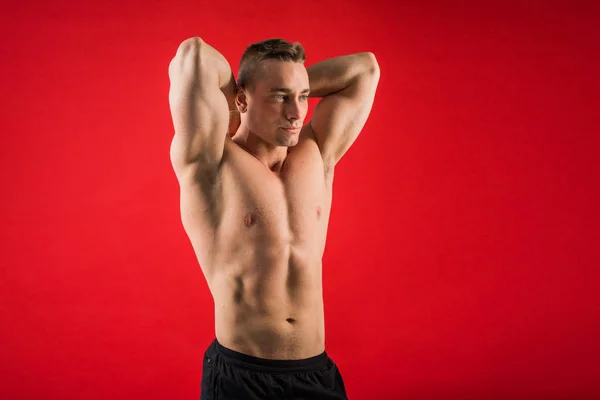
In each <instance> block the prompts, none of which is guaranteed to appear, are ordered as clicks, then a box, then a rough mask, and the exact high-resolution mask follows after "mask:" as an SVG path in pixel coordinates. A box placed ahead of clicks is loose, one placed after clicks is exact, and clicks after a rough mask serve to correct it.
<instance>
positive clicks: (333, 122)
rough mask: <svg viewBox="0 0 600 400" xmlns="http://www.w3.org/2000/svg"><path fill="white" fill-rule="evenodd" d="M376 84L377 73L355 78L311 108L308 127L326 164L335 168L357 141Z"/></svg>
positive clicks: (365, 119)
mask: <svg viewBox="0 0 600 400" xmlns="http://www.w3.org/2000/svg"><path fill="white" fill-rule="evenodd" d="M378 81H379V71H378V70H377V71H374V72H372V73H369V74H367V75H364V76H362V77H357V78H356V80H355V81H354V82H353V83H351V84H350V85H348V87H346V88H345V89H344V90H342V91H340V92H338V93H335V94H332V95H330V96H326V97H324V98H322V99H321V101H320V102H319V103H318V104H317V106H316V107H315V111H314V113H313V119H312V121H311V127H312V129H313V131H314V133H315V137H316V140H317V143H318V144H319V149H320V151H321V155H322V157H323V159H324V161H325V162H326V163H329V164H332V165H335V164H336V163H337V162H338V161H339V160H340V158H341V157H342V156H343V155H344V154H345V153H346V151H347V150H348V149H349V148H350V146H351V145H352V143H354V141H355V140H356V138H357V137H358V134H359V133H360V131H361V130H362V128H363V127H364V125H365V123H366V121H367V118H368V117H369V113H370V112H371V108H372V106H373V100H374V98H375V91H376V89H377V83H378Z"/></svg>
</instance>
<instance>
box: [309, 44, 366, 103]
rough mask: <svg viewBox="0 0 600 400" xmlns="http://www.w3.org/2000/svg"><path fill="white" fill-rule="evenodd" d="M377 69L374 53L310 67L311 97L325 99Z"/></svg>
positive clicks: (355, 55) (329, 61)
mask: <svg viewBox="0 0 600 400" xmlns="http://www.w3.org/2000/svg"><path fill="white" fill-rule="evenodd" d="M374 68H376V61H375V57H374V56H373V54H372V53H368V52H365V53H356V54H350V55H345V56H339V57H334V58H330V59H327V60H324V61H321V62H319V63H316V64H313V65H311V66H310V67H308V68H307V69H306V70H307V71H308V80H309V82H310V95H309V97H325V96H328V95H330V94H333V93H337V92H339V91H341V90H344V89H345V88H347V87H348V86H349V85H351V84H352V83H353V82H354V81H356V79H357V78H359V77H360V76H361V75H362V74H365V73H368V72H369V71H372V70H373V69H374Z"/></svg>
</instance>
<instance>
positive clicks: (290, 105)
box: [246, 60, 310, 147]
mask: <svg viewBox="0 0 600 400" xmlns="http://www.w3.org/2000/svg"><path fill="white" fill-rule="evenodd" d="M253 83H254V85H253V87H252V88H251V89H250V90H249V91H246V101H247V105H248V106H247V111H246V124H247V126H248V128H249V129H250V131H251V132H253V133H255V134H256V135H257V136H259V137H260V138H261V139H262V140H264V141H266V142H268V143H271V144H274V145H276V146H286V147H289V146H295V145H296V144H297V143H298V138H299V134H300V128H301V127H302V124H303V122H304V118H305V117H306V113H307V111H308V91H309V87H310V86H309V82H308V73H307V72H306V68H305V67H304V64H301V63H295V62H286V61H279V60H265V61H263V65H262V66H261V68H259V70H258V71H257V74H256V76H255V77H254V79H253ZM286 128H295V129H293V130H286Z"/></svg>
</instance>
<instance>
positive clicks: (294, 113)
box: [285, 100, 302, 121]
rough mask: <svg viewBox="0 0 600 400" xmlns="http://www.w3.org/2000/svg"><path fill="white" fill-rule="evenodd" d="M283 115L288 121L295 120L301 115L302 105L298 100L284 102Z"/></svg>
mask: <svg viewBox="0 0 600 400" xmlns="http://www.w3.org/2000/svg"><path fill="white" fill-rule="evenodd" d="M285 117H286V119H287V120H289V121H296V120H298V119H300V118H301V117H302V105H301V104H300V102H299V101H298V100H296V101H289V102H288V103H287V104H286V107H285Z"/></svg>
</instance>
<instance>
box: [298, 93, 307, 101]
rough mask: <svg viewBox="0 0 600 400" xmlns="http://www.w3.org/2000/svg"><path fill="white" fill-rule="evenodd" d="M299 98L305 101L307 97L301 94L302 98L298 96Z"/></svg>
mask: <svg viewBox="0 0 600 400" xmlns="http://www.w3.org/2000/svg"><path fill="white" fill-rule="evenodd" d="M300 98H301V99H302V100H307V99H308V95H305V94H303V95H302V96H300Z"/></svg>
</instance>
